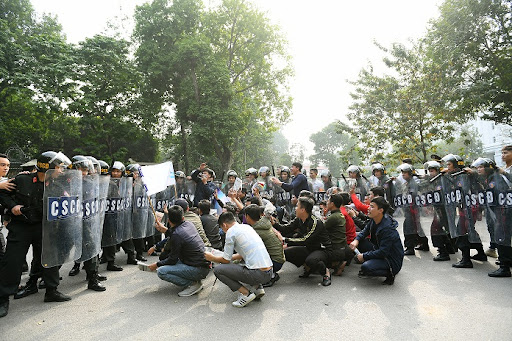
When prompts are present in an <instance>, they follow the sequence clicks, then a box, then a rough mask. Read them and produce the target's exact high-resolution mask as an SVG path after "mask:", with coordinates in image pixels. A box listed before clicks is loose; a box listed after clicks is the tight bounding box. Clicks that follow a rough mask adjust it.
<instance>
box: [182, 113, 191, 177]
mask: <svg viewBox="0 0 512 341" xmlns="http://www.w3.org/2000/svg"><path fill="white" fill-rule="evenodd" d="M180 134H181V144H182V147H183V163H184V165H185V173H186V174H189V171H190V170H189V168H188V149H187V134H186V132H185V127H183V124H182V123H180Z"/></svg>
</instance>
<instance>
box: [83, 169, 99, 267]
mask: <svg viewBox="0 0 512 341" xmlns="http://www.w3.org/2000/svg"><path fill="white" fill-rule="evenodd" d="M99 178H100V176H99V174H89V175H86V176H85V177H84V178H83V179H82V256H81V257H80V259H79V260H78V262H85V261H86V260H89V259H91V258H93V257H95V256H97V255H98V254H99V253H100V251H101V214H100V212H101V209H100V207H101V206H100V180H99ZM104 212H105V211H103V214H104Z"/></svg>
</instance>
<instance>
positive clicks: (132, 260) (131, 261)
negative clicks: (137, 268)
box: [126, 253, 137, 265]
mask: <svg viewBox="0 0 512 341" xmlns="http://www.w3.org/2000/svg"><path fill="white" fill-rule="evenodd" d="M126 264H131V265H137V260H136V259H135V255H134V254H133V253H132V254H129V255H128V259H127V260H126Z"/></svg>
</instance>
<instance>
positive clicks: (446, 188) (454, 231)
mask: <svg viewBox="0 0 512 341" xmlns="http://www.w3.org/2000/svg"><path fill="white" fill-rule="evenodd" d="M440 183H441V187H442V190H443V200H444V208H445V211H446V219H447V221H448V228H449V230H450V237H451V238H457V237H460V236H462V235H463V234H462V233H461V231H460V230H459V229H458V221H459V215H458V214H457V191H456V189H457V186H456V182H455V179H453V178H452V176H451V175H450V174H445V175H443V176H441V177H440Z"/></svg>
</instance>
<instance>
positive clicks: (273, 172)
mask: <svg viewBox="0 0 512 341" xmlns="http://www.w3.org/2000/svg"><path fill="white" fill-rule="evenodd" d="M272 175H273V176H274V178H275V177H276V171H275V169H274V166H272Z"/></svg>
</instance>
